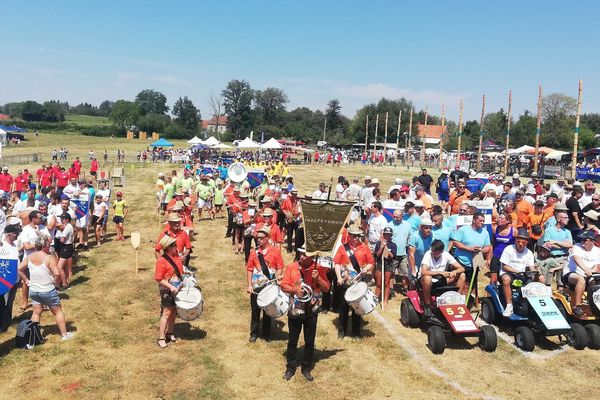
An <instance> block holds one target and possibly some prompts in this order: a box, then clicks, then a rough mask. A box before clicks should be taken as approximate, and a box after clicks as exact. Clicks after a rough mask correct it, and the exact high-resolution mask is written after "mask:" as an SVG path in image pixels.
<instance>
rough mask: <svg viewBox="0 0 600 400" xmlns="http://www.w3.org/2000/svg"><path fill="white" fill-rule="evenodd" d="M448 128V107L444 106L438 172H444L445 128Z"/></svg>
mask: <svg viewBox="0 0 600 400" xmlns="http://www.w3.org/2000/svg"><path fill="white" fill-rule="evenodd" d="M445 127H446V106H445V105H444V104H442V134H441V135H440V155H439V157H438V170H439V171H440V172H441V171H442V156H443V154H444V128H445Z"/></svg>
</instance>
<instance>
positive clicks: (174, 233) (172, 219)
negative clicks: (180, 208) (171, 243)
mask: <svg viewBox="0 0 600 400" xmlns="http://www.w3.org/2000/svg"><path fill="white" fill-rule="evenodd" d="M167 223H168V224H169V229H168V230H166V231H164V232H161V233H160V235H158V239H157V240H156V246H155V247H154V251H155V253H154V255H155V256H156V259H157V260H158V258H159V257H160V250H161V248H160V240H161V239H162V238H163V237H165V236H169V237H172V238H173V239H175V240H176V245H177V253H178V254H179V258H180V259H181V261H182V262H183V263H184V265H187V261H188V257H189V255H190V253H191V250H192V243H191V242H190V237H189V236H188V234H187V233H185V231H184V230H182V229H181V217H180V216H179V215H177V213H171V214H169V218H167Z"/></svg>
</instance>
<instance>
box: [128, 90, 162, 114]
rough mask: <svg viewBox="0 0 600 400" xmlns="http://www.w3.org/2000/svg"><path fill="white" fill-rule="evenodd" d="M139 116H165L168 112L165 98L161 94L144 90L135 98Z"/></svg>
mask: <svg viewBox="0 0 600 400" xmlns="http://www.w3.org/2000/svg"><path fill="white" fill-rule="evenodd" d="M135 104H137V106H138V109H139V113H140V115H146V114H165V113H166V112H167V111H169V107H168V106H167V98H166V97H165V95H164V94H162V93H161V92H157V91H156V90H152V89H144V90H142V91H141V92H139V93H138V94H137V96H135Z"/></svg>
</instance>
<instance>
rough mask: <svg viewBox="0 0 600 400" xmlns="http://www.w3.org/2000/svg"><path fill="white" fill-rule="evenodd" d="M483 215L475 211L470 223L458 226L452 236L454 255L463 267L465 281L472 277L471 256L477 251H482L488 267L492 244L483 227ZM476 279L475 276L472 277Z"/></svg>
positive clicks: (473, 256)
mask: <svg viewBox="0 0 600 400" xmlns="http://www.w3.org/2000/svg"><path fill="white" fill-rule="evenodd" d="M484 223H485V217H484V215H483V214H482V213H480V212H476V213H475V214H473V221H472V223H471V225H466V226H463V227H462V228H460V229H459V230H458V231H456V233H454V235H453V236H452V245H453V246H454V247H456V251H455V252H454V257H455V258H456V260H457V261H458V262H459V263H460V264H461V265H462V266H463V267H465V274H466V277H467V281H469V282H470V281H471V278H472V277H473V258H475V256H476V255H477V254H478V253H483V256H484V259H485V263H486V266H487V268H488V269H489V267H490V260H491V256H492V246H491V241H490V234H489V233H488V230H487V229H485V227H484ZM473 278H474V279H477V277H476V276H475V277H473Z"/></svg>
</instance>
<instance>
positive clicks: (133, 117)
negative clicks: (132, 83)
mask: <svg viewBox="0 0 600 400" xmlns="http://www.w3.org/2000/svg"><path fill="white" fill-rule="evenodd" d="M138 117H139V110H138V106H137V104H136V103H134V102H132V101H127V100H118V101H117V102H116V103H115V105H114V106H113V107H112V110H111V111H110V115H109V116H108V119H110V120H111V121H112V122H113V123H114V124H115V125H117V126H118V127H119V128H121V129H129V128H130V127H131V126H132V125H134V124H135V123H136V121H137V119H138Z"/></svg>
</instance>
